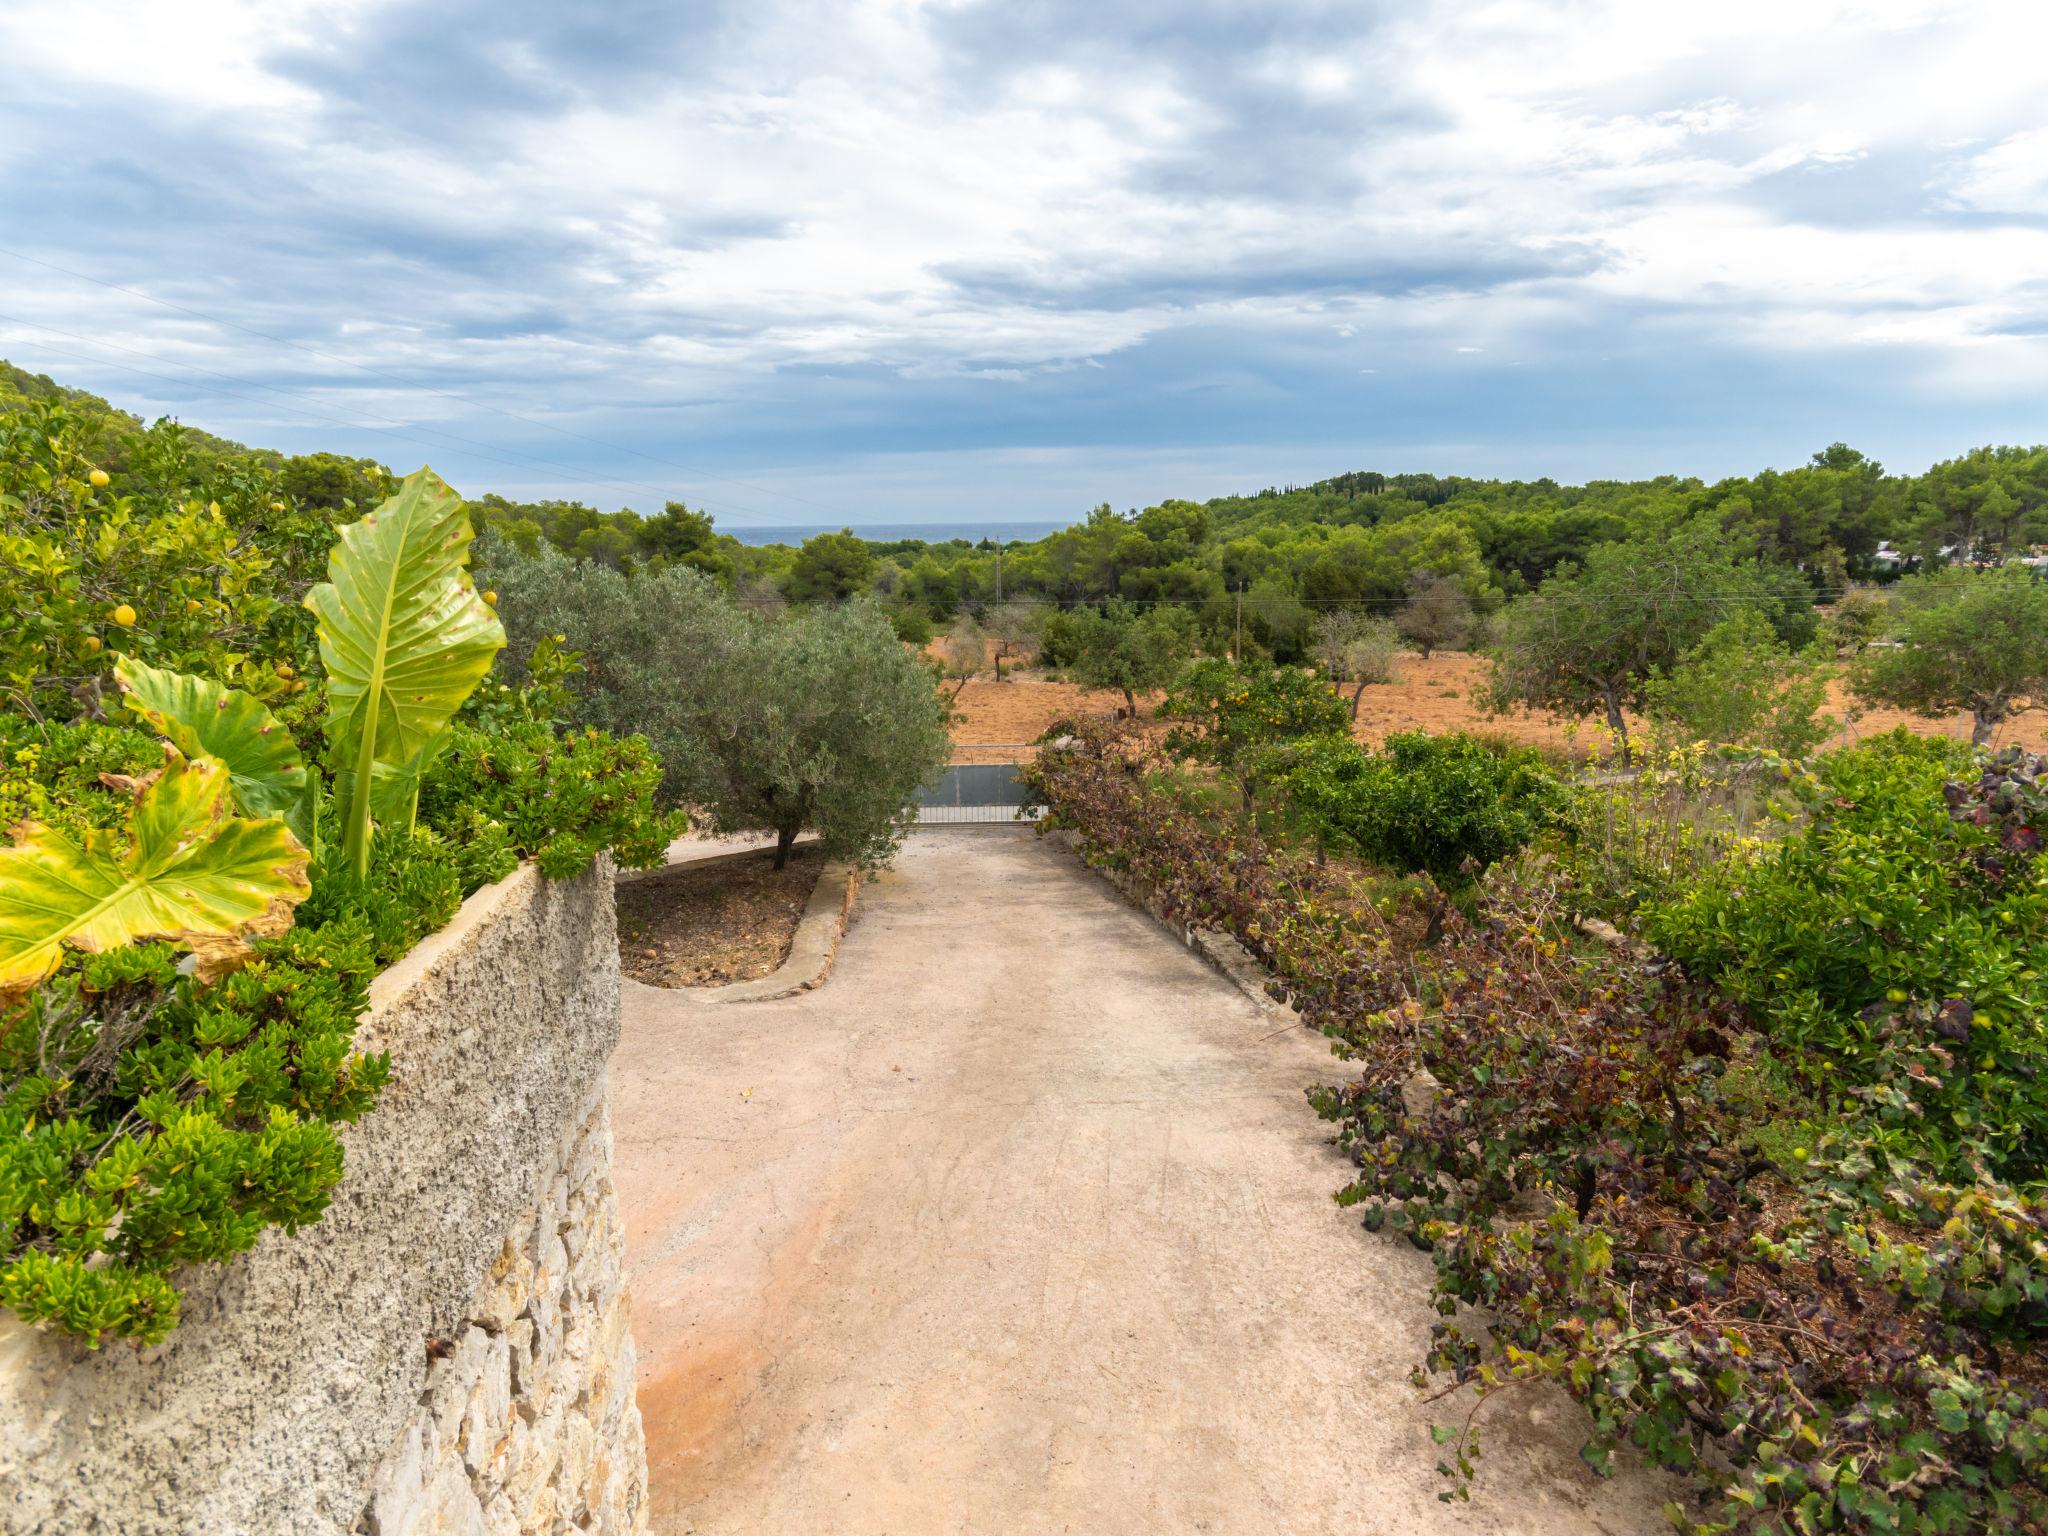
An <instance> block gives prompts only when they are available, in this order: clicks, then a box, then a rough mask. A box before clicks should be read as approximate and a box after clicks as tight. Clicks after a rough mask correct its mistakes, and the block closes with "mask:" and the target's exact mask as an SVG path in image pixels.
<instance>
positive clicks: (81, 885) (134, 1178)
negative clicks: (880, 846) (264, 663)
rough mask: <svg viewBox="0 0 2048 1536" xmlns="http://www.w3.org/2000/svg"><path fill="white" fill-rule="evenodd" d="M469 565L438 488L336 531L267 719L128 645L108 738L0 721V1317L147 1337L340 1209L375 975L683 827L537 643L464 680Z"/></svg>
mask: <svg viewBox="0 0 2048 1536" xmlns="http://www.w3.org/2000/svg"><path fill="white" fill-rule="evenodd" d="M468 541H469V528H468V522H467V518H466V516H465V515H464V513H463V511H462V508H461V505H460V503H459V502H456V501H455V500H454V498H453V496H452V494H451V493H449V492H448V491H447V490H446V487H444V486H442V485H441V484H440V483H439V482H438V480H435V479H434V478H433V477H432V476H431V475H429V474H428V473H427V472H425V471H422V472H421V473H420V474H419V475H416V476H413V477H411V478H409V479H408V480H407V481H406V482H405V483H404V484H403V485H402V486H400V487H399V488H398V490H397V492H396V494H394V495H393V496H392V497H391V498H389V499H388V500H387V501H386V502H385V503H384V504H383V505H381V506H379V507H378V508H377V509H376V510H375V511H373V512H372V513H370V514H369V515H367V516H366V517H365V518H363V519H362V520H361V525H360V526H351V527H350V528H348V529H345V530H344V531H343V537H342V540H341V542H340V544H339V545H338V546H337V548H336V550H335V552H334V554H333V556H332V559H331V561H330V566H329V575H330V584H329V586H328V587H327V588H326V589H325V590H324V591H316V593H315V595H314V597H313V599H312V600H311V601H310V603H309V606H310V607H312V608H313V610H314V611H315V613H316V614H317V616H318V624H317V636H318V641H319V650H320V654H321V656H322V657H323V659H324V661H325V663H326V664H325V666H323V667H322V668H321V669H320V670H319V671H318V672H316V673H315V674H314V676H313V677H312V678H310V679H298V680H296V681H297V686H296V687H294V688H292V689H288V690H282V691H273V694H272V697H271V702H272V703H275V704H276V706H277V707H276V708H275V709H273V708H271V707H270V704H267V703H266V702H265V701H264V700H263V699H259V698H258V697H256V696H255V695H253V694H251V693H249V692H247V691H245V690H242V689H239V688H235V687H230V686H228V685H227V683H226V682H225V681H223V680H221V679H219V678H218V677H215V676H207V675H204V674H203V673H194V672H183V671H177V670H173V669H170V668H162V667H156V666H152V665H151V664H149V663H148V662H147V661H145V660H143V659H141V657H140V656H138V655H131V654H127V653H114V654H113V655H112V656H110V657H109V660H110V662H111V664H112V666H111V672H112V675H111V677H110V678H109V679H108V682H109V684H111V686H109V687H105V688H96V689H95V690H93V691H92V693H91V694H90V695H89V697H91V698H96V699H98V700H100V701H101V702H102V703H103V704H104V705H106V706H110V707H106V708H104V709H102V710H101V711H100V716H101V717H100V718H80V719H78V720H75V721H72V722H69V723H66V722H60V721H53V720H49V719H45V718H39V717H38V715H37V714H36V713H33V712H31V711H29V710H26V709H24V710H22V711H21V712H17V713H0V813H4V814H5V816H6V817H7V818H8V821H9V824H10V825H12V826H13V827H14V829H15V839H14V846H12V847H10V848H6V849H0V1305H5V1306H7V1307H9V1308H11V1309H12V1310H14V1311H15V1312H16V1313H17V1314H18V1315H20V1316H22V1317H23V1318H25V1319H28V1320H29V1321H32V1322H38V1323H44V1324H48V1325H50V1326H52V1327H55V1328H57V1329H60V1330H62V1331H65V1332H68V1333H72V1334H75V1335H78V1336H80V1337H81V1338H83V1339H85V1340H86V1341H87V1342H89V1343H91V1344H98V1343H99V1342H100V1341H101V1340H102V1339H104V1338H107V1337H120V1338H130V1339H134V1340H137V1341H140V1342H144V1343H148V1342H154V1341H156V1340H159V1339H161V1338H163V1337H164V1336H165V1335H166V1334H168V1333H169V1332H170V1331H171V1330H172V1329H173V1328H174V1327H175V1326H176V1325H177V1320H178V1309H179V1291H178V1287H177V1284H176V1281H175V1278H174V1275H175V1272H176V1271H177V1270H178V1269H180V1268H181V1267H183V1266H188V1265H191V1264H195V1263H204V1262H213V1263H218V1262H224V1261H226V1260H228V1259H230V1258H232V1257H233V1256H234V1255H235V1254H237V1253H240V1252H243V1251H246V1250H247V1249H248V1248H249V1247H250V1246H252V1245H253V1244H254V1243H255V1241H256V1240H257V1238H258V1237H259V1236H260V1235H261V1234H262V1232H263V1231H264V1230H265V1229H266V1228H267V1227H270V1226H273V1225H276V1226H282V1227H284V1228H285V1229H286V1230H287V1231H292V1230H295V1229H297V1228H298V1227H301V1226H304V1225H306V1224H308V1223H310V1222H313V1221H317V1220H318V1219H319V1217H320V1215H321V1213H322V1212H323V1211H324V1210H325V1209H326V1206H327V1203H328V1200H329V1198H330V1196H331V1194H332V1191H333V1189H334V1188H335V1186H336V1184H338V1182H339V1181H340V1178H341V1174H342V1148H341V1143H340V1141H339V1138H338V1136H337V1134H336V1128H337V1127H338V1126H339V1125H342V1124H346V1123H348V1122H351V1121H353V1120H356V1119H358V1118H359V1117H360V1116H362V1115H363V1114H365V1113H367V1112H368V1111H369V1110H370V1109H371V1108H373V1107H374V1105H375V1103H376V1099H377V1095H378V1092H379V1090H380V1089H381V1088H382V1086H383V1084H384V1082H385V1081H386V1079H387V1076H388V1073H389V1062H388V1059H387V1058H386V1057H385V1056H383V1055H382V1054H368V1053H364V1052H360V1051H358V1050H356V1049H355V1046H354V1032H355V1026H356V1020H357V1018H358V1017H359V1016H360V1015H361V1014H362V1012H363V1011H364V1009H365V1008H366V1006H367V1003H368V991H369V984H370V981H371V980H372V978H373V977H374V976H375V975H376V974H377V972H378V971H379V970H381V969H382V968H383V967H384V966H386V965H388V964H389V963H391V962H392V961H393V960H395V959H397V958H398V957H399V956H401V955H403V954H404V953H405V952H406V951H407V950H408V949H410V948H411V947H412V946H413V945H414V944H415V943H416V942H417V941H418V940H419V939H420V938H422V937H424V936H425V935H427V934H429V933H432V932H433V931H434V930H436V929H437V928H439V927H441V926H442V925H443V924H445V923H446V922H447V921H448V919H449V918H450V917H451V916H453V914H454V912H455V909H456V908H457V906H459V905H460V903H461V902H462V900H463V899H464V897H466V896H467V895H469V894H470V893H471V892H473V891H475V890H477V889H479V888H480V887H482V886H484V885H486V884H488V883H490V882H491V881H494V880H497V879H500V878H503V877H504V876H505V875H507V874H509V873H510V872H511V871H512V870H513V869H514V868H515V867H516V866H517V865H518V863H519V861H520V860H521V859H522V858H532V859H534V860H535V861H536V862H537V863H538V865H539V866H540V868H541V871H542V872H543V873H544V874H547V875H551V876H569V875H573V874H576V873H578V872H579V871H581V870H582V869H584V868H587V867H588V866H589V865H590V863H591V861H592V859H593V858H595V857H596V856H597V854H599V853H600V852H602V851H604V850H606V849H610V850H612V851H613V852H614V853H615V854H616V856H617V857H618V858H619V859H620V860H621V861H623V862H626V863H628V864H639V865H649V864H654V863H658V862H659V861H660V859H661V857H662V855H663V851H664V850H665V848H666V846H667V844H668V842H669V840H670V839H671V838H672V837H673V836H674V835H675V834H676V832H677V831H679V830H680V828H681V824H682V823H681V818H680V817H679V816H676V815H672V814H668V815H664V814H661V813H659V812H657V811H656V809H655V800H656V793H657V789H658V786H659V784H660V780H661V765H660V763H659V762H658V761H657V760H656V759H655V757H654V755H653V754H652V752H651V751H649V749H648V748H647V746H646V744H645V743H644V742H643V741H640V740H639V739H637V738H628V739H623V740H621V739H616V738H613V737H610V736H607V735H604V734H603V733H601V732H598V731H592V730H574V731H572V730H564V729H563V728H562V727H561V725H560V718H559V717H560V706H561V702H562V698H563V690H562V680H563V678H564V677H566V676H567V675H569V674H570V673H571V672H572V671H573V670H574V668H575V666H576V662H577V659H576V658H575V657H574V656H572V655H569V654H566V653H564V652H563V651H562V650H561V648H560V647H559V645H557V644H556V643H554V642H553V641H552V640H551V639H550V640H548V641H545V642H544V643H543V644H542V645H541V646H540V647H539V648H538V649H537V650H536V651H535V653H534V655H533V657H532V658H531V661H530V664H529V672H528V676H529V679H530V681H528V682H527V684H526V685H525V686H523V687H513V686H510V685H507V684H503V683H498V682H485V683H484V684H483V686H482V687H478V683H479V681H480V679H482V677H483V674H484V670H485V669H487V668H488V667H489V665H490V663H491V660H492V657H493V656H494V655H495V653H496V650H497V648H498V645H499V644H500V643H501V640H500V638H499V631H498V628H497V620H496V618H495V616H494V613H493V609H492V600H491V598H490V595H489V594H478V593H476V592H475V590H474V588H473V586H472V585H471V584H470V582H469V579H468V574H467V571H466V570H465V569H464V565H463V558H462V557H463V552H464V551H465V550H466V547H467V545H468ZM136 649H137V650H138V651H143V650H147V649H148V648H147V647H142V646H138V647H137V648H136ZM92 654H97V652H92ZM180 659H184V660H190V659H193V658H191V657H190V656H189V655H188V656H185V657H181V658H180ZM198 659H199V660H201V661H202V662H203V661H205V660H206V659H207V658H205V657H204V656H201V657H199V658H198ZM223 670H225V668H224V667H223ZM294 670H296V669H294ZM238 675H239V674H238ZM74 696H75V695H74ZM116 701H118V703H117V702H116Z"/></svg>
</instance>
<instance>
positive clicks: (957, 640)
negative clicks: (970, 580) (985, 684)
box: [939, 613, 988, 699]
mask: <svg viewBox="0 0 2048 1536" xmlns="http://www.w3.org/2000/svg"><path fill="white" fill-rule="evenodd" d="M987 670H988V636H987V635H985V634H983V633H982V632H981V626H980V625H979V624H977V623H975V622H974V620H973V619H972V618H970V617H969V616H968V615H967V614H964V613H963V614H961V615H960V617H959V618H958V619H957V620H956V621H955V622H954V624H953V627H952V628H951V629H949V630H947V631H946V637H945V638H944V639H943V640H941V641H940V642H939V676H940V678H941V679H942V680H944V681H947V682H950V683H952V685H953V691H952V692H951V693H950V694H948V695H947V697H948V698H953V699H957V698H959V697H960V690H961V689H963V688H965V687H966V686H967V685H968V684H969V683H970V682H972V681H973V680H974V679H975V678H977V677H979V676H981V674H982V673H984V672H986V671H987Z"/></svg>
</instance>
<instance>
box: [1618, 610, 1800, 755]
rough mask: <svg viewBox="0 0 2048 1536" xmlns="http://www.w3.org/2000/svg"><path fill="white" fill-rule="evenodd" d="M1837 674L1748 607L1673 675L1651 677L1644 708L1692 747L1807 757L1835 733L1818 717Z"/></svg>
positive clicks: (1645, 688) (1714, 632)
mask: <svg viewBox="0 0 2048 1536" xmlns="http://www.w3.org/2000/svg"><path fill="white" fill-rule="evenodd" d="M1832 675H1833V673H1832V670H1831V669H1829V668H1826V667H1822V666H1818V665H1816V664H1815V662H1814V660H1813V658H1812V657H1810V656H1802V655H1800V654H1798V653H1797V652H1795V651H1794V650H1793V649H1792V648H1791V647H1790V646H1789V645H1787V644H1785V642H1784V641H1782V640H1780V639H1779V638H1778V636H1777V633H1776V632H1775V631H1774V630H1773V629H1772V628H1771V625H1770V621H1769V620H1768V619H1766V618H1765V617H1764V616H1763V615H1762V614H1761V613H1758V612H1757V611H1756V610H1755V609H1753V608H1746V609H1744V610H1743V611H1742V612H1740V613H1737V614H1733V615H1731V616H1730V617H1728V618H1725V619H1723V620H1722V621H1721V622H1720V623H1719V624H1716V625H1715V626H1714V627H1713V628H1712V629H1710V630H1708V631H1707V633H1706V635H1705V636H1704V637H1702V639H1701V640H1700V643H1699V644H1698V645H1696V646H1694V647H1693V648H1692V649H1691V650H1690V651H1688V652H1686V654H1685V656H1684V658H1683V659H1682V660H1680V662H1679V663H1678V665H1677V666H1676V667H1674V668H1673V669H1672V670H1671V672H1670V673H1669V674H1663V673H1659V674H1655V675H1653V676H1652V677H1651V678H1650V679H1649V681H1648V682H1646V683H1645V684H1644V685H1643V709H1644V713H1646V714H1647V715H1649V717H1650V718H1651V719H1652V720H1654V721H1657V722H1658V723H1659V724H1662V725H1664V726H1666V727H1668V728H1675V729H1677V730H1679V731H1682V732H1683V733H1684V734H1686V735H1687V736H1689V737H1691V738H1693V739H1694V740H1698V741H1711V742H1718V743H1722V744H1725V745H1731V746H1746V747H1768V748H1769V749H1770V750H1772V751H1774V752H1780V753H1783V754H1784V755H1785V756H1787V757H1802V756H1804V755H1805V754H1806V753H1808V752H1810V751H1812V750H1813V749H1814V748H1815V747H1817V746H1819V745H1820V744H1821V743H1822V742H1823V741H1825V740H1826V739H1827V738H1828V735H1829V733H1830V731H1831V729H1832V722H1830V721H1826V720H1822V719H1820V718H1819V715H1820V709H1821V706H1822V705H1823V704H1825V703H1826V702H1827V693H1828V681H1829V679H1830V677H1832Z"/></svg>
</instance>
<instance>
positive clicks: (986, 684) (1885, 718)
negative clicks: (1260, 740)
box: [947, 651, 2048, 763]
mask: <svg viewBox="0 0 2048 1536" xmlns="http://www.w3.org/2000/svg"><path fill="white" fill-rule="evenodd" d="M1486 675H1487V663H1486V661H1485V659H1484V658H1482V657H1479V656H1474V655H1470V654H1467V653H1464V652H1458V651H1438V652H1437V653H1436V654H1435V655H1434V656H1432V657H1430V659H1429V660H1428V661H1424V660H1423V659H1422V658H1421V657H1420V656H1419V655H1416V654H1414V653H1412V652H1406V653H1403V654H1402V655H1401V656H1400V657H1398V658H1397V659H1396V660H1395V662H1394V680H1393V681H1392V682H1390V683H1382V684H1379V685H1377V686H1374V687H1371V688H1368V689H1366V690H1365V696H1364V697H1363V698H1362V699H1360V700H1359V706H1358V723H1357V725H1356V727H1355V728H1354V730H1353V734H1354V735H1355V736H1357V737H1358V739H1359V740H1361V741H1365V742H1377V741H1379V740H1380V739H1381V738H1382V737H1384V736H1386V735H1388V734H1389V733H1391V732H1395V731H1416V730H1422V731H1480V732H1485V733H1489V734H1493V735H1498V736H1504V737H1507V738H1510V739H1512V740H1515V741H1521V742H1528V743H1530V744H1532V745H1537V746H1547V747H1559V748H1564V749H1567V750H1570V751H1572V752H1574V753H1587V752H1590V751H1592V750H1593V749H1594V748H1595V747H1596V746H1597V747H1601V748H1603V749H1604V746H1605V742H1604V740H1603V737H1602V733H1601V732H1600V731H1598V730H1596V729H1595V728H1594V726H1593V724H1592V722H1590V721H1588V722H1584V723H1582V724H1580V725H1579V726H1578V727H1577V728H1576V729H1574V728H1573V726H1572V725H1571V723H1570V722H1567V721H1564V720H1561V719H1559V718H1558V717H1556V716H1554V715H1550V714H1545V713H1542V712H1536V713H1526V712H1524V713H1517V714H1513V715H1507V716H1498V717H1496V716H1490V715H1488V714H1487V713H1486V712H1485V710H1484V709H1482V708H1481V707H1480V706H1479V704H1478V703H1477V699H1478V697H1479V695H1480V694H1481V693H1482V692H1483V691H1484V686H1485V682H1486ZM951 686H952V685H951V684H948V685H947V689H948V690H949V691H950V689H951ZM1123 702H1124V700H1123V695H1122V694H1120V693H1116V692H1114V691H1109V692H1105V691H1102V690H1091V689H1086V688H1082V687H1080V686H1078V685H1077V684H1074V683H1055V682H1047V681H1046V680H1045V679H1044V678H1043V677H1042V676H1039V675H1037V674H1034V673H1032V672H1029V671H1026V672H1024V673H1022V674H1020V675H1010V676H1006V677H1005V678H1004V679H1003V681H1002V682H1000V683H998V682H995V681H993V680H992V679H989V678H977V679H975V680H974V681H972V682H970V683H968V684H967V685H966V686H965V687H963V688H962V689H961V690H960V693H959V697H958V698H957V699H956V700H955V701H954V710H955V718H954V721H953V761H955V762H956V763H976V762H981V763H1001V762H1014V761H1016V760H1017V759H1018V758H1020V757H1023V756H1028V755H1029V754H1028V753H1025V752H1022V751H1020V750H1019V748H1020V747H1021V746H1023V745H1025V744H1028V743H1030V742H1032V741H1035V740H1036V739H1037V738H1038V737H1039V735H1040V734H1041V733H1043V732H1044V730H1045V729H1046V727H1048V726H1050V725H1051V724H1052V723H1053V722H1054V721H1055V720H1058V719H1060V718H1061V717H1063V716H1069V715H1075V714H1095V715H1107V714H1108V713H1109V712H1110V711H1111V710H1114V709H1119V708H1121V707H1122V706H1123ZM1157 702H1158V695H1156V694H1154V695H1151V696H1149V697H1143V698H1141V699H1140V700H1139V709H1140V713H1141V715H1146V716H1149V715H1150V714H1151V710H1152V706H1153V705H1154V704H1156V703H1157ZM1828 708H1829V713H1830V714H1831V715H1832V716H1833V717H1834V718H1835V719H1837V720H1839V721H1842V722H1843V724H1842V728H1841V729H1840V730H1839V731H1837V732H1836V734H1835V736H1834V738H1833V740H1832V742H1831V743H1830V744H1831V745H1842V744H1845V743H1848V742H1852V741H1857V740H1861V739H1862V738H1864V737H1867V736H1874V735H1879V734H1881V733H1883V732H1885V731H1889V730H1890V729H1892V727H1894V726H1898V725H1903V726H1906V727H1908V728H1910V729H1912V730H1915V731H1922V732H1925V733H1927V734H1929V735H1943V736H1953V737H1957V738H1960V739H1962V740H1968V739H1969V735H1970V721H1969V716H1967V715H1955V716H1951V717H1949V718H1946V719H1941V720H1930V719H1927V718H1925V717H1924V716H1920V715H1909V714H1906V713H1904V712H1903V711H1900V710H1896V709H1869V710H1864V711H1863V712H1862V713H1860V714H1856V715H1855V716H1854V717H1853V718H1849V716H1850V714H1851V711H1852V708H1853V704H1852V701H1851V700H1850V699H1849V697H1848V695H1847V694H1846V693H1845V692H1844V691H1843V690H1842V689H1841V688H1840V686H1839V685H1837V687H1836V688H1835V689H1834V690H1833V691H1832V693H1831V695H1830V700H1829V705H1828ZM2011 742H2018V743H2020V744H2021V745H2023V746H2026V747H2028V748H2030V749H2032V750H2033V751H2036V752H2041V751H2048V711H2038V712H2034V713H2030V714H2026V715H2022V716H2020V718H2019V719H2018V720H2017V721H2015V722H2013V723H2011V724H2009V725H2008V726H2006V727H2005V729H2003V730H2002V731H2000V732H1999V734H1998V736H1997V737H1996V738H1995V744H1996V745H1998V746H2004V745H2007V744H2008V743H2011Z"/></svg>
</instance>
